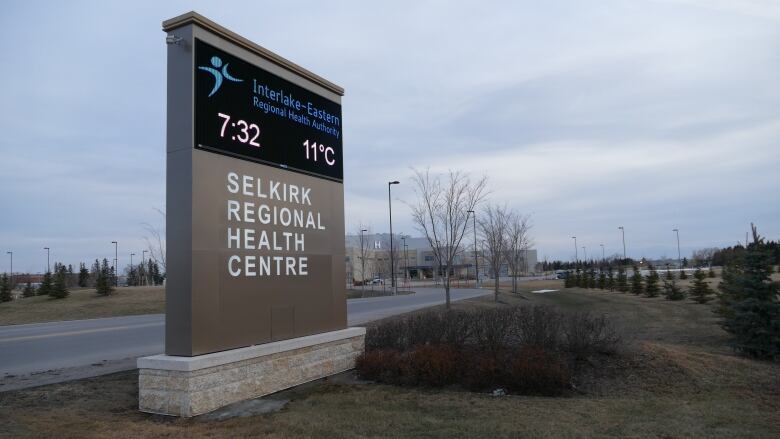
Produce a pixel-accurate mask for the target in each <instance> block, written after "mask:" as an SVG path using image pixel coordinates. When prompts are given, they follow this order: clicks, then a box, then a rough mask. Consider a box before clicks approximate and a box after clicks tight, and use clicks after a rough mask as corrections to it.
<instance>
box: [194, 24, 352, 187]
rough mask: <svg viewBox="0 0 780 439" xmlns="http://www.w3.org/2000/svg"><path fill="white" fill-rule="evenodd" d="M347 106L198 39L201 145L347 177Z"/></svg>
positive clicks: (198, 137) (317, 173)
mask: <svg viewBox="0 0 780 439" xmlns="http://www.w3.org/2000/svg"><path fill="white" fill-rule="evenodd" d="M342 144H343V143H342V118H341V105H339V104H337V103H336V102H333V101H331V100H330V99H326V98H324V97H322V96H320V95H318V94H316V93H313V92H311V91H309V90H307V89H305V88H303V87H300V86H298V85H295V84H293V83H292V82H290V81H287V80H285V79H282V78H280V77H279V76H276V75H274V74H272V73H270V72H268V71H266V70H263V69H261V68H260V67H257V66H255V65H253V64H250V63H248V62H246V61H244V60H242V59H241V58H238V57H236V56H233V55H231V54H228V53H226V52H224V51H222V50H220V49H217V48H215V47H213V46H211V45H209V44H207V43H204V42H203V41H200V40H197V39H196V40H195V147H196V148H199V149H204V150H207V151H211V152H215V153H219V154H226V155H229V156H232V157H236V158H240V159H244V160H250V161H254V162H258V163H263V164H267V165H271V166H276V167H279V168H283V169H289V170H291V171H296V172H302V173H305V174H310V175H314V176H318V177H323V178H327V179H329V180H336V181H343V178H344V167H343V163H342Z"/></svg>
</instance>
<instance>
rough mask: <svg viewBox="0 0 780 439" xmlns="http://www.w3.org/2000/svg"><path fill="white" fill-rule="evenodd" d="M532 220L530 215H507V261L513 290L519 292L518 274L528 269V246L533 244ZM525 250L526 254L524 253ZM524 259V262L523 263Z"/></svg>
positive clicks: (505, 254) (513, 213)
mask: <svg viewBox="0 0 780 439" xmlns="http://www.w3.org/2000/svg"><path fill="white" fill-rule="evenodd" d="M530 229H531V221H530V216H529V215H521V214H519V213H517V212H510V213H509V214H508V215H507V226H506V240H507V242H506V252H505V253H504V256H505V259H506V263H507V265H508V266H509V269H510V270H512V292H513V293H517V274H518V273H519V272H520V269H521V267H522V268H523V270H522V271H524V272H526V271H528V248H529V247H530V246H531V238H530V236H529V230H530ZM524 252H525V254H523V253H524ZM521 260H522V263H521Z"/></svg>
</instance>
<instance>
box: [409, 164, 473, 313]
mask: <svg viewBox="0 0 780 439" xmlns="http://www.w3.org/2000/svg"><path fill="white" fill-rule="evenodd" d="M413 171H414V175H413V176H412V181H413V182H414V186H415V192H416V193H417V202H416V204H414V205H411V206H410V207H411V209H412V219H413V220H414V222H415V225H416V226H417V228H418V229H419V231H420V232H421V233H423V234H424V235H425V238H426V239H427V240H428V244H429V245H430V246H431V248H432V249H433V256H434V258H435V259H436V262H437V264H438V265H439V269H441V268H442V267H443V268H444V296H445V301H446V305H447V309H449V308H450V272H451V270H452V265H453V262H454V260H455V257H456V256H457V255H458V253H459V252H460V251H461V247H460V243H461V241H462V240H463V235H464V234H465V233H466V229H467V228H468V216H469V213H468V211H469V210H474V208H475V207H476V206H477V205H478V204H479V203H480V202H481V201H482V200H483V198H484V197H485V195H486V186H487V179H486V178H485V177H482V178H481V179H479V180H477V181H471V179H470V178H469V176H468V174H465V173H463V172H461V171H452V170H450V171H449V172H448V173H447V175H446V176H445V177H444V179H442V177H441V176H439V175H434V176H432V175H431V172H430V169H426V170H425V171H424V172H423V171H418V170H415V169H413Z"/></svg>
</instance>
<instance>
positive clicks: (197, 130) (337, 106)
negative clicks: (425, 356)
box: [139, 12, 365, 416]
mask: <svg viewBox="0 0 780 439" xmlns="http://www.w3.org/2000/svg"><path fill="white" fill-rule="evenodd" d="M163 30H164V31H165V32H167V34H168V35H167V40H166V41H167V42H168V91H167V97H168V99H167V100H168V107H167V118H168V123H167V224H166V228H167V261H166V265H167V267H166V268H167V283H166V321H165V354H166V355H160V356H155V357H147V358H146V359H140V360H139V368H140V369H141V375H140V378H139V386H140V389H141V409H142V410H145V411H151V412H156V413H168V414H177V415H183V416H191V415H194V414H198V413H202V412H205V411H209V410H212V409H214V408H216V407H218V406H220V405H223V404H227V403H230V402H234V401H236V400H240V399H244V398H246V397H253V396H258V395H262V394H266V393H269V392H270V391H275V390H280V389H281V388H284V387H289V386H291V385H295V384H297V383H299V382H305V381H308V380H311V379H316V378H319V377H321V376H326V375H328V374H331V373H335V372H338V371H340V370H344V369H347V368H350V367H352V365H353V364H354V358H355V356H356V355H357V354H358V353H359V352H360V351H361V350H362V343H363V341H362V340H363V334H364V333H365V331H364V330H363V329H362V328H349V329H347V328H346V326H347V319H346V297H345V264H344V258H345V252H344V238H343V235H344V188H343V183H342V180H343V149H342V146H343V118H342V113H341V96H342V95H343V89H342V88H340V87H338V86H336V85H335V84H332V83H331V82H329V81H327V80H325V79H323V78H321V77H319V76H317V75H315V74H313V73H311V72H309V71H307V70H305V69H303V68H301V67H299V66H297V65H295V64H293V63H291V62H290V61H287V60H286V59H284V58H281V57H279V56H278V55H275V54H273V53H271V52H269V51H267V50H266V49H264V48H262V47H260V46H258V45H256V44H254V43H252V42H250V41H248V40H246V39H245V38H243V37H240V36H238V35H236V34H234V33H232V32H230V31H229V30H227V29H225V28H223V27H221V26H219V25H217V24H216V23H213V22H211V21H210V20H208V19H206V18H204V17H202V16H200V15H198V14H196V13H194V12H191V13H188V14H184V15H182V16H180V17H176V18H173V19H171V20H168V21H166V22H164V23H163ZM312 352H314V353H315V354H311V353H312ZM280 358H281V359H285V358H295V362H294V363H291V362H287V363H285V362H280V361H279V360H280ZM247 365H253V367H249V366H247ZM296 367H298V368H300V370H298V369H296ZM250 369H251V370H254V371H255V372H254V374H252V373H251V372H248V370H250ZM235 370H240V372H235ZM225 371H228V372H229V373H225ZM231 371H232V372H231ZM236 374H238V375H236ZM202 376H207V377H210V378H209V379H210V381H209V382H212V383H214V382H217V381H224V380H222V379H221V378H222V377H235V376H240V377H243V378H241V379H239V380H238V381H231V379H228V382H227V383H225V382H222V383H221V384H219V385H217V386H216V387H210V388H208V389H205V390H204V389H200V388H198V386H197V385H196V384H193V383H198V382H199V381H198V380H199V379H201V378H198V377H202ZM160 377H166V379H168V378H170V380H169V381H170V383H175V382H178V381H176V380H179V381H180V380H181V379H182V378H184V379H185V381H186V382H188V383H189V386H188V387H187V389H184V390H182V389H178V388H175V387H176V386H175V385H173V384H171V385H173V387H172V388H171V387H170V386H167V385H164V384H160V382H162V381H165V379H162V378H160ZM215 377H216V378H215ZM226 379H227V378H226ZM170 383H169V384H170ZM225 386H227V387H225ZM155 392H157V393H155ZM160 392H163V393H162V394H163V395H164V398H163V399H164V400H165V401H168V402H166V403H161V402H160V401H157V400H155V398H156V396H155V395H158V394H160ZM204 392H206V393H204ZM208 392H211V393H208ZM215 393H219V394H220V395H222V396H223V397H222V398H221V399H220V398H217V399H216V400H215V399H214V394H215ZM224 395H228V396H226V397H224ZM158 396H159V395H158ZM171 401H174V402H171ZM193 401H195V402H193ZM204 401H205V402H204ZM165 404H168V405H165ZM182 404H183V405H185V406H187V407H182Z"/></svg>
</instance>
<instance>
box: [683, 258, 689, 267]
mask: <svg viewBox="0 0 780 439" xmlns="http://www.w3.org/2000/svg"><path fill="white" fill-rule="evenodd" d="M682 266H683V268H686V267H687V266H688V258H683V260H682Z"/></svg>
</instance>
